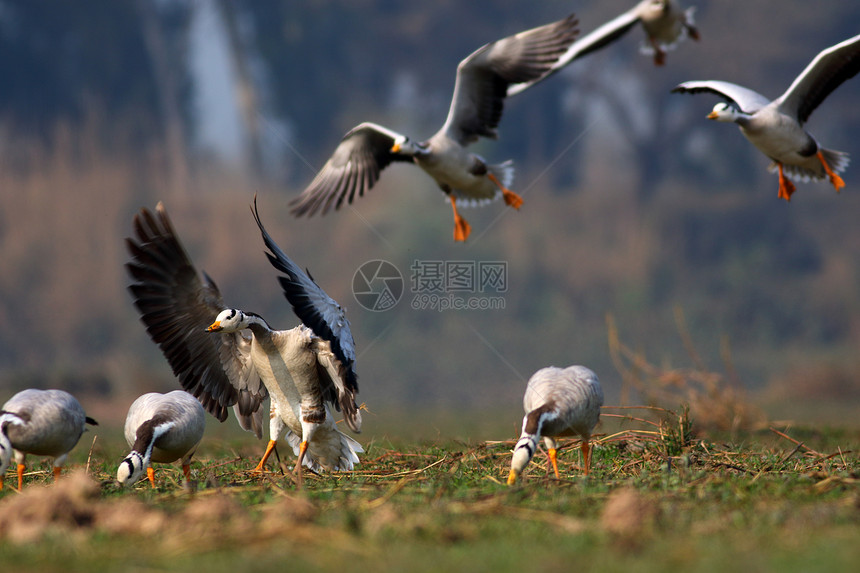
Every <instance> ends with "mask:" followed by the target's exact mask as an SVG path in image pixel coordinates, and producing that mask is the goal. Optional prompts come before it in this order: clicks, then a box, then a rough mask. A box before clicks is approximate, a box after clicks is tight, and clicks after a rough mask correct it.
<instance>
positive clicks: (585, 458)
mask: <svg viewBox="0 0 860 573" xmlns="http://www.w3.org/2000/svg"><path fill="white" fill-rule="evenodd" d="M580 449H581V450H582V467H583V468H585V475H588V471H589V470H590V469H591V448H590V447H588V439H587V438H586V439H584V440H582V445H581V446H580Z"/></svg>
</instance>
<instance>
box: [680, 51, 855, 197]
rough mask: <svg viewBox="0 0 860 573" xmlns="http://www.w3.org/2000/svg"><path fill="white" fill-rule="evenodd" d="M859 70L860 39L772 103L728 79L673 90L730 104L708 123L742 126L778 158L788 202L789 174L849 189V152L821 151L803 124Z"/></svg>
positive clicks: (821, 59) (820, 60)
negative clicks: (706, 94) (712, 96)
mask: <svg viewBox="0 0 860 573" xmlns="http://www.w3.org/2000/svg"><path fill="white" fill-rule="evenodd" d="M858 71H860V35H858V36H854V37H853V38H850V39H848V40H845V41H844V42H841V43H839V44H836V45H835V46H831V47H830V48H827V49H826V50H823V51H822V52H821V53H820V54H818V55H817V56H816V57H815V59H814V60H812V62H811V63H810V64H809V65H808V66H806V69H805V70H803V73H801V74H800V75H799V76H797V78H795V80H794V81H793V82H792V83H791V85H790V86H789V87H788V89H787V90H786V91H785V93H784V94H782V95H781V96H779V97H778V98H776V99H775V100H773V101H770V100H768V99H767V98H766V97H765V96H763V95H761V94H759V93H756V92H754V91H753V90H751V89H748V88H745V87H741V86H739V85H736V84H732V83H729V82H723V81H693V82H684V83H682V84H680V85H679V86H677V87H676V88H675V89H673V90H672V91H673V92H679V93H700V92H710V93H713V94H717V95H718V96H721V97H723V98H725V99H726V100H728V101H727V102H720V103H718V104H717V105H715V106H714V109H713V111H711V113H710V114H708V119H713V120H716V121H722V122H734V123H736V124H738V127H739V128H740V130H741V133H743V134H744V135H745V136H746V138H747V139H749V140H750V141H751V142H752V144H753V145H755V146H756V147H758V148H759V150H760V151H761V152H762V153H764V154H765V155H767V156H768V157H769V158H770V159H772V160H773V163H772V164H771V167H770V168H771V169H773V168H774V167H775V168H776V170H777V171H778V173H779V194H778V196H779V197H781V198H783V199H785V200H786V201H789V200H791V194H792V193H794V191H795V186H794V184H793V183H792V182H791V180H790V179H789V178H788V177H787V176H786V174H788V175H791V176H792V177H794V178H796V179H799V180H800V181H804V182H805V181H809V180H815V181H820V180H823V179H824V178H825V177H828V178H829V179H830V183H831V184H832V185H833V187H834V188H835V189H836V191H839V190H840V189H841V188H842V187H844V186H845V182H844V181H842V178H841V177H839V175H838V173H841V172H842V171H844V170H845V168H846V167H847V166H848V154H847V153H844V152H842V151H833V150H831V149H825V148H823V147H821V146H820V145H819V143H818V141H816V139H815V138H814V137H813V136H812V135H811V134H810V133H809V132H807V131H806V130H805V129H804V128H803V124H804V123H806V121H807V120H808V119H809V116H810V115H811V114H812V112H813V111H815V109H816V108H817V107H818V106H819V105H820V104H821V102H823V101H824V99H825V98H826V97H827V96H828V95H830V92H832V91H833V90H835V89H836V88H837V87H839V86H840V85H841V84H842V82H844V81H845V80H848V79H849V78H853V77H854V76H855V75H857V72H858Z"/></svg>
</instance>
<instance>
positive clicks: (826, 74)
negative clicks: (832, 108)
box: [778, 35, 860, 123]
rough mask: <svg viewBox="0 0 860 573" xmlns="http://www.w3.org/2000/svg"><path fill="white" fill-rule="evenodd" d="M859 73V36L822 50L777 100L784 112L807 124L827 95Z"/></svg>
mask: <svg viewBox="0 0 860 573" xmlns="http://www.w3.org/2000/svg"><path fill="white" fill-rule="evenodd" d="M857 72H860V35H858V36H854V37H853V38H849V39H848V40H845V41H844V42H840V43H838V44H836V45H835V46H831V47H829V48H827V49H826V50H823V51H822V52H821V53H819V54H818V55H817V56H815V59H813V60H812V62H810V63H809V65H808V66H806V69H805V70H803V72H802V73H801V74H800V75H799V76H797V78H796V79H795V80H794V81H793V82H792V83H791V85H790V86H789V87H788V89H787V90H786V91H785V93H784V94H783V95H782V96H780V98H779V100H778V101H779V105H780V107H781V108H782V110H783V111H785V112H786V113H794V114H795V115H796V117H797V119H798V121H800V123H806V120H808V119H809V116H810V115H811V114H812V112H813V111H815V109H816V108H817V107H818V106H819V105H820V104H821V102H823V101H824V99H825V98H826V97H827V96H829V95H830V93H831V92H832V91H833V90H835V89H836V88H838V87H839V86H840V85H842V82H844V81H846V80H849V79H851V78H853V77H854V76H856V75H857Z"/></svg>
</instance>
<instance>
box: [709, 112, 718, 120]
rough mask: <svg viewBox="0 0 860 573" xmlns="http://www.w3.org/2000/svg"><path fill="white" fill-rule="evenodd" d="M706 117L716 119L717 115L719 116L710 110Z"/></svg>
mask: <svg viewBox="0 0 860 573" xmlns="http://www.w3.org/2000/svg"><path fill="white" fill-rule="evenodd" d="M706 117H707V118H708V119H717V117H719V116H718V115H717V112H715V111H712V112H711V113H709V114H708V115H707V116H706Z"/></svg>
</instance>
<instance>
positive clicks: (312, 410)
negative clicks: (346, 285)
mask: <svg viewBox="0 0 860 573" xmlns="http://www.w3.org/2000/svg"><path fill="white" fill-rule="evenodd" d="M253 215H254V219H255V221H256V222H257V225H258V227H259V230H260V232H261V234H262V236H263V240H264V242H265V245H266V247H267V248H268V250H269V251H268V252H267V253H266V256H267V257H268V259H269V261H270V262H271V264H272V265H273V266H274V267H275V268H276V269H277V270H278V271H280V272H281V273H282V274H281V275H280V276H279V277H278V280H279V282H280V284H281V288H282V290H283V293H284V295H285V297H286V298H287V300H288V301H289V302H290V304H291V305H292V307H293V311H294V312H295V314H296V315H297V316H298V318H299V319H300V320H301V322H302V324H300V325H299V326H297V327H295V328H293V329H290V330H275V329H273V328H272V327H271V326H269V324H268V323H267V322H266V321H265V320H264V319H263V317H261V316H260V315H258V314H255V313H252V312H245V311H242V310H239V309H236V308H229V307H227V305H226V304H225V303H224V301H223V299H222V297H221V294H220V291H219V290H218V288H217V287H216V286H215V283H214V282H213V281H212V279H210V278H209V277H208V275H206V274H205V273H204V274H203V275H202V277H201V275H200V274H199V273H198V272H197V270H196V268H195V267H194V265H193V264H192V262H191V260H190V259H189V257H188V255H187V254H186V252H185V249H184V248H183V247H182V244H181V243H180V241H179V238H178V237H177V235H176V233H175V232H174V230H173V226H172V224H171V222H170V219H169V218H168V216H167V211H166V210H165V208H164V206H163V205H162V204H161V203H159V204H158V206H157V207H156V214H153V213H151V212H150V211H149V210H147V209H143V210H141V212H140V213H139V214H138V215H137V216H136V217H135V221H134V226H135V233H136V235H137V237H136V239H129V240H128V248H129V251H130V253H131V255H132V261H131V262H129V263H128V264H127V268H128V271H129V272H130V273H131V276H132V277H133V278H134V281H135V282H134V283H133V284H132V285H131V286H130V287H129V288H130V290H131V292H132V294H133V296H134V299H135V305H136V306H137V308H138V310H139V311H140V315H141V320H142V321H143V323H144V324H145V325H146V326H147V331H148V332H149V335H150V337H151V338H152V339H153V340H154V341H155V342H156V343H157V344H158V345H159V347H160V348H161V350H162V352H163V353H164V355H165V356H166V357H167V360H168V362H169V363H170V365H171V366H172V367H173V371H174V373H175V374H176V375H177V377H178V378H179V380H180V383H181V384H182V387H183V388H184V389H185V390H186V391H188V392H190V393H191V394H193V395H194V396H196V397H197V398H198V400H200V402H201V403H202V404H203V406H204V407H205V408H206V409H207V410H208V411H209V412H210V413H212V414H214V415H216V416H217V417H218V418H219V419H220V420H222V421H223V420H224V419H225V418H226V415H227V408H228V407H230V406H233V407H234V409H235V410H236V411H237V417H238V418H239V421H240V423H241V424H242V426H243V427H244V428H245V429H248V430H253V431H254V432H255V433H256V434H257V435H258V437H259V436H260V435H261V432H260V418H261V415H262V411H261V406H262V402H263V401H264V400H265V399H266V398H267V397H268V398H270V399H271V407H270V423H269V442H268V446H267V448H266V452H265V454H264V455H263V458H262V459H261V460H260V463H259V464H258V465H257V467H256V471H262V470H263V468H264V466H265V463H266V461H267V460H268V458H269V455H270V454H271V452H272V451H273V449H274V447H275V445H276V443H277V440H278V438H279V436H280V435H281V434H282V433H283V431H284V429H285V428H286V429H287V440H288V441H289V443H290V445H291V446H292V447H293V450H294V452H295V453H296V455H297V457H298V462H297V464H296V475H297V480H298V481H299V483H301V476H302V466H303V465H304V466H306V467H308V468H311V469H312V470H315V471H319V470H321V469H324V470H351V469H352V468H353V464H355V463H357V462H358V456H357V453H359V452H363V451H364V450H363V449H362V447H361V446H360V445H359V444H358V442H356V441H355V440H353V439H352V438H350V437H348V436H347V435H345V434H344V433H342V432H341V431H340V430H339V429H338V428H337V427H336V426H335V421H334V418H333V416H332V412H331V408H334V409H335V410H341V411H342V412H343V417H344V420H345V422H346V424H347V426H349V428H350V429H351V430H352V431H354V432H356V433H357V432H359V431H360V430H361V413H360V411H359V409H358V406H357V405H356V403H355V395H356V394H357V392H358V379H357V374H356V371H355V343H354V341H353V338H352V333H351V332H350V328H349V321H348V320H347V319H346V316H345V314H344V310H343V308H341V306H340V305H339V304H337V303H336V302H335V301H334V300H332V299H331V298H330V297H329V296H328V295H327V294H326V293H325V292H324V291H323V290H322V289H321V288H320V287H319V286H318V285H317V284H316V283H315V282H314V281H313V279H311V278H310V277H309V276H308V275H307V274H305V273H304V271H302V270H301V269H300V268H299V267H298V266H297V265H296V264H295V263H294V262H293V261H291V260H290V259H289V257H287V255H286V254H285V253H284V252H283V251H282V250H281V249H280V248H279V247H278V245H277V244H276V243H275V242H274V240H273V239H272V238H271V236H269V233H268V232H267V231H266V229H265V228H264V227H263V223H262V222H261V221H260V217H259V214H258V213H257V208H256V199H255V201H254V208H253Z"/></svg>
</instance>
